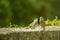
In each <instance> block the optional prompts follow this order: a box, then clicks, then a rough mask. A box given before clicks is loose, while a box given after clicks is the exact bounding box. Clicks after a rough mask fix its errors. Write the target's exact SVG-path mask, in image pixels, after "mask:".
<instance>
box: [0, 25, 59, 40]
mask: <svg viewBox="0 0 60 40" xmlns="http://www.w3.org/2000/svg"><path fill="white" fill-rule="evenodd" d="M0 40H60V26H53V27H51V26H49V27H48V26H46V27H45V31H43V29H42V28H41V27H36V28H34V29H30V28H29V29H25V28H0Z"/></svg>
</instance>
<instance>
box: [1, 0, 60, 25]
mask: <svg viewBox="0 0 60 40" xmlns="http://www.w3.org/2000/svg"><path fill="white" fill-rule="evenodd" d="M39 16H43V17H44V18H45V19H47V18H49V19H53V18H54V16H58V17H60V0H0V26H6V25H8V24H9V23H10V22H11V23H12V24H17V25H20V26H22V25H24V26H27V25H28V24H30V23H31V22H32V21H33V20H34V19H35V18H37V17H39Z"/></svg>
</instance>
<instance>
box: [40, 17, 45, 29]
mask: <svg viewBox="0 0 60 40" xmlns="http://www.w3.org/2000/svg"><path fill="white" fill-rule="evenodd" d="M40 25H41V27H42V28H43V30H45V20H44V18H43V17H42V16H41V17H40Z"/></svg>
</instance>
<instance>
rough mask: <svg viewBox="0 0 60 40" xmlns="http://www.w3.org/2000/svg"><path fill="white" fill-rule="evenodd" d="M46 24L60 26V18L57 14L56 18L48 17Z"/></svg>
mask: <svg viewBox="0 0 60 40" xmlns="http://www.w3.org/2000/svg"><path fill="white" fill-rule="evenodd" d="M45 24H46V26H60V20H59V19H58V17H57V16H55V19H53V20H50V19H47V20H46V21H45Z"/></svg>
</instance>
